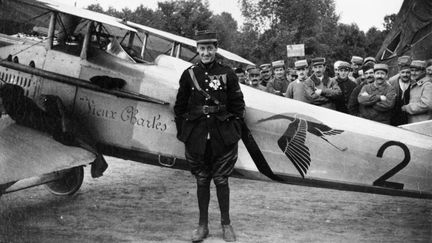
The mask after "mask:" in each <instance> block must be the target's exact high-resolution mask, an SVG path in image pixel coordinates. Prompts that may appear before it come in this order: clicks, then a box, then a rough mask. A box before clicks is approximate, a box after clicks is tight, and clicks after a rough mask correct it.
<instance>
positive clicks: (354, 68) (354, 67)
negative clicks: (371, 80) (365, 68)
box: [351, 62, 360, 73]
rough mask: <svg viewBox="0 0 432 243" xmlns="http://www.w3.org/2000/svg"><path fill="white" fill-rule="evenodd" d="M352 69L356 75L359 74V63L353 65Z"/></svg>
mask: <svg viewBox="0 0 432 243" xmlns="http://www.w3.org/2000/svg"><path fill="white" fill-rule="evenodd" d="M351 68H352V70H353V72H354V73H356V72H358V70H359V69H360V66H359V65H358V64H357V63H353V62H352V63H351Z"/></svg>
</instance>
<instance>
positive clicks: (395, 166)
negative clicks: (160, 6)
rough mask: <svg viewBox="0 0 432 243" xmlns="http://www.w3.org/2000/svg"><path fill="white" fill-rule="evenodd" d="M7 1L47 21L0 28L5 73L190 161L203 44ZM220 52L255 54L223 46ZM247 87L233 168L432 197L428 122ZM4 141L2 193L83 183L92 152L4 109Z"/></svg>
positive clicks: (93, 127)
mask: <svg viewBox="0 0 432 243" xmlns="http://www.w3.org/2000/svg"><path fill="white" fill-rule="evenodd" d="M0 3H1V4H2V5H3V6H1V8H6V7H12V8H14V7H15V8H16V9H18V10H17V12H18V14H19V15H20V16H21V17H22V16H27V15H29V13H31V12H33V13H36V14H35V16H38V17H39V18H42V19H43V21H39V20H37V19H36V18H31V23H27V25H26V27H27V28H29V29H31V30H33V31H34V32H45V33H47V36H46V37H42V38H41V37H37V38H36V39H35V38H34V37H33V38H30V37H29V36H24V37H23V36H22V35H21V36H20V37H18V36H16V35H14V36H12V35H11V34H9V35H3V36H1V39H0V59H1V60H0V78H1V80H2V81H4V82H6V83H11V84H16V85H19V86H21V87H22V88H23V89H24V90H25V94H26V96H27V97H29V98H31V99H33V100H37V99H39V97H40V96H42V95H56V96H58V97H60V98H61V100H62V101H63V103H64V105H65V107H66V109H67V110H68V112H70V113H72V114H73V116H75V117H78V118H79V119H80V121H81V122H83V123H84V124H85V126H86V127H87V128H88V130H89V131H90V133H91V135H92V136H93V137H94V138H95V139H96V140H97V143H98V147H99V148H100V149H101V151H102V152H103V153H104V154H106V155H110V156H116V157H120V158H124V159H130V160H134V161H138V162H142V163H148V164H153V165H158V166H165V167H170V168H174V169H187V168H188V166H187V163H186V161H185V157H184V145H183V144H182V143H181V142H180V141H178V140H177V139H176V133H177V131H176V127H175V123H174V113H173V105H174V102H175V98H176V94H177V89H178V85H179V83H178V81H179V78H180V75H181V73H182V72H183V70H185V69H186V68H187V67H189V66H190V65H192V64H191V62H192V61H193V59H194V56H195V55H196V54H195V52H194V46H195V42H194V41H193V40H190V39H187V38H184V37H179V36H175V35H172V34H169V33H166V32H163V31H159V30H155V29H152V28H149V27H146V26H142V25H139V24H136V23H131V22H128V21H123V20H120V19H116V18H113V17H110V16H106V15H103V14H99V13H94V12H91V11H88V10H83V9H77V8H74V7H69V6H65V5H61V4H58V3H55V2H52V1H48V0H33V1H32V0H14V1H4V0H3V1H1V2H0ZM18 5H19V6H18ZM22 6H25V7H26V10H25V11H19V9H22ZM11 15H12V14H11ZM11 17H12V18H14V16H11ZM43 23H45V26H43V25H42V26H37V25H40V24H43ZM46 23H49V25H48V26H46ZM38 38H40V39H38ZM152 42H153V43H154V44H156V45H154V46H158V45H159V47H158V48H157V47H154V46H153V47H151V45H150V44H151V43H152ZM164 43H166V44H164ZM166 47H169V48H168V49H166ZM164 48H165V50H164ZM219 54H220V55H221V56H225V57H227V58H230V59H231V60H234V61H237V62H243V63H250V62H249V61H247V60H245V59H243V58H241V57H239V56H237V55H235V54H232V53H229V52H227V51H224V50H222V49H219ZM95 77H104V78H105V80H123V81H124V83H123V84H124V85H121V86H114V87H107V86H110V85H107V86H105V85H104V84H103V83H102V84H101V83H94V82H92V80H94V78H95ZM99 80H100V79H99ZM241 89H242V91H243V94H244V98H245V102H246V106H247V107H246V117H245V124H246V125H245V126H244V128H243V138H242V141H243V142H240V144H239V157H238V161H237V164H236V167H235V168H236V170H235V174H236V175H237V176H239V177H243V178H248V179H257V180H267V181H270V180H273V181H277V182H279V183H286V184H296V185H304V186H313V187H323V188H333V189H338V190H349V191H358V192H367V193H378V194H386V195H394V196H407V197H416V198H428V199H431V198H432V163H431V162H432V161H431V158H432V130H431V127H432V123H431V122H423V123H421V124H410V125H408V126H406V127H404V128H398V127H392V126H388V125H384V124H380V123H377V122H374V121H369V120H366V119H362V118H358V117H354V116H350V115H347V114H343V113H340V112H336V111H333V110H329V109H325V108H321V107H317V106H313V105H310V104H306V103H303V102H299V101H296V100H291V99H287V98H283V97H279V96H275V95H272V94H269V93H265V92H262V91H259V90H256V89H253V88H251V87H248V86H244V85H242V86H241ZM0 146H1V147H0V150H1V152H0V175H1V176H0V177H1V179H0V180H1V181H0V193H7V192H10V191H14V190H18V189H22V188H26V187H28V186H32V185H39V184H43V183H48V184H47V185H48V188H49V189H50V190H51V191H52V192H53V193H56V194H59V195H69V194H72V193H74V192H75V191H76V190H78V188H79V186H80V185H81V183H82V166H83V165H86V164H89V163H91V161H92V160H93V159H94V157H95V155H94V154H93V153H91V152H89V151H87V150H84V149H82V148H77V147H70V146H65V145H62V144H60V143H58V142H56V141H55V140H53V139H52V138H50V136H48V135H47V134H44V133H43V132H39V131H34V130H32V129H30V128H26V127H22V126H20V125H17V124H15V123H13V121H11V120H10V119H8V118H2V119H1V120H0ZM23 181H24V182H25V183H24V182H23ZM20 183H22V184H23V185H21V186H20V185H19V184H20Z"/></svg>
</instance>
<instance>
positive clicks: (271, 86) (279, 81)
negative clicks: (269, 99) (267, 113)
mask: <svg viewBox="0 0 432 243" xmlns="http://www.w3.org/2000/svg"><path fill="white" fill-rule="evenodd" d="M287 88H288V80H287V79H286V78H285V77H282V78H273V79H272V80H270V81H269V82H268V83H267V87H266V91H267V92H269V93H272V94H277V95H280V96H283V94H284V93H285V92H286V90H287ZM278 91H279V92H278Z"/></svg>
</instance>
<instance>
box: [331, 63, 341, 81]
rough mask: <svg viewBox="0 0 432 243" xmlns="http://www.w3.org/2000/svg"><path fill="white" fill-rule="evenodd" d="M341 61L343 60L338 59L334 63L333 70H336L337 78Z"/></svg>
mask: <svg viewBox="0 0 432 243" xmlns="http://www.w3.org/2000/svg"><path fill="white" fill-rule="evenodd" d="M341 62H342V61H340V60H337V61H336V62H335V63H334V64H333V71H334V74H335V76H334V78H337V77H338V76H339V73H338V68H339V65H340V63H341Z"/></svg>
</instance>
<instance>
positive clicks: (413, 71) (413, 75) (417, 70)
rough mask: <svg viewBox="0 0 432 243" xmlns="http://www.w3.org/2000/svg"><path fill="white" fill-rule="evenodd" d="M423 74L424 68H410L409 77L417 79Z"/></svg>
mask: <svg viewBox="0 0 432 243" xmlns="http://www.w3.org/2000/svg"><path fill="white" fill-rule="evenodd" d="M424 74H425V70H422V69H420V68H411V79H412V80H414V81H418V79H420V78H421V77H422V76H423V75H424Z"/></svg>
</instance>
